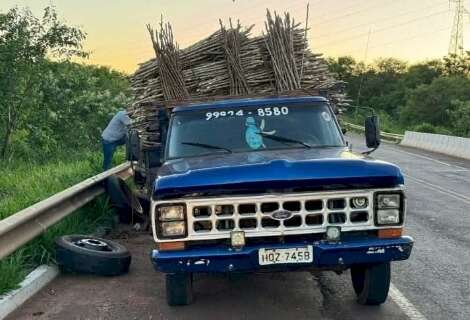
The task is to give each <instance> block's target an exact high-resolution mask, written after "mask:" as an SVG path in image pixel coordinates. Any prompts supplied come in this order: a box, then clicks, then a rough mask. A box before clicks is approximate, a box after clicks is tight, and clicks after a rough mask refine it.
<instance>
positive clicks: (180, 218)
mask: <svg viewBox="0 0 470 320" xmlns="http://www.w3.org/2000/svg"><path fill="white" fill-rule="evenodd" d="M175 207H177V208H179V209H178V210H176V212H170V208H175ZM163 208H166V210H168V211H167V213H166V216H163V217H162V211H163V210H162V209H163ZM177 224H179V225H181V224H183V227H184V232H182V233H178V234H171V235H169V234H168V233H167V232H166V231H165V229H166V228H169V227H171V226H173V227H174V226H175V225H177ZM155 226H156V228H155V229H156V233H157V237H158V238H159V239H162V240H163V239H164V240H167V239H183V238H186V237H187V235H188V223H187V215H186V204H185V203H165V204H161V205H158V206H157V207H156V208H155Z"/></svg>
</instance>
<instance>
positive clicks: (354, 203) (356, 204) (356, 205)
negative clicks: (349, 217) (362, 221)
mask: <svg viewBox="0 0 470 320" xmlns="http://www.w3.org/2000/svg"><path fill="white" fill-rule="evenodd" d="M367 205H368V201H367V198H366V197H357V198H352V199H351V207H352V208H353V209H364V208H366V207H367Z"/></svg>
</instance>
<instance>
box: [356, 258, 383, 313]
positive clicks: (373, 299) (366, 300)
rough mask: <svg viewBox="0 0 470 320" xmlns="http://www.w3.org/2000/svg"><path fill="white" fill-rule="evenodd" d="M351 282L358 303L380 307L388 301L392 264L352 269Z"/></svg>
mask: <svg viewBox="0 0 470 320" xmlns="http://www.w3.org/2000/svg"><path fill="white" fill-rule="evenodd" d="M351 280H352V284H353V288H354V291H355V292H356V295H357V302H358V303H359V304H364V305H379V304H382V303H384V302H385V300H387V296H388V290H389V288H390V262H387V263H381V264H376V265H371V266H354V267H352V268H351Z"/></svg>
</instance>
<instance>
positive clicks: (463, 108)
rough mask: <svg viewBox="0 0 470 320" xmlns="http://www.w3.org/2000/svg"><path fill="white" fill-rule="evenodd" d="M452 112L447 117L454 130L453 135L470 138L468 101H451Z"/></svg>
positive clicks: (469, 105)
mask: <svg viewBox="0 0 470 320" xmlns="http://www.w3.org/2000/svg"><path fill="white" fill-rule="evenodd" d="M452 105H453V110H451V111H450V112H449V117H450V120H451V123H452V127H453V128H454V130H453V131H454V133H455V134H456V135H458V136H461V137H470V100H467V101H460V100H454V101H452Z"/></svg>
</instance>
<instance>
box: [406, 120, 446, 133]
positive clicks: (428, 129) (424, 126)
mask: <svg viewBox="0 0 470 320" xmlns="http://www.w3.org/2000/svg"><path fill="white" fill-rule="evenodd" d="M411 130H412V131H416V132H423V133H434V134H445V135H452V132H451V131H450V130H448V129H446V128H443V127H436V126H433V125H432V124H429V123H426V122H424V123H420V124H418V125H415V126H413V127H412V128H411Z"/></svg>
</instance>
